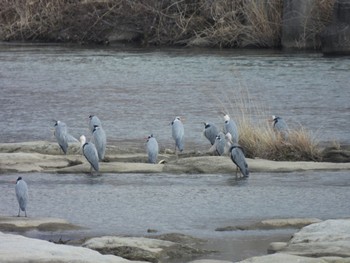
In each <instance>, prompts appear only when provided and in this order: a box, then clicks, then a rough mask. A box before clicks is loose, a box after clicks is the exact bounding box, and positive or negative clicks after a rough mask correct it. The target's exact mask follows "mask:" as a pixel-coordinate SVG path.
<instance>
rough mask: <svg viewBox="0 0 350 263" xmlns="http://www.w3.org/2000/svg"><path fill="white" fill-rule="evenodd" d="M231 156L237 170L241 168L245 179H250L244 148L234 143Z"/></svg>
mask: <svg viewBox="0 0 350 263" xmlns="http://www.w3.org/2000/svg"><path fill="white" fill-rule="evenodd" d="M230 156H231V160H232V162H233V163H234V164H235V165H236V166H237V169H238V168H239V170H240V171H241V173H242V175H243V177H248V176H249V170H248V164H247V162H246V160H245V156H244V153H243V149H242V147H241V146H239V145H238V144H236V143H234V144H233V145H232V146H231V148H230ZM236 175H237V173H236Z"/></svg>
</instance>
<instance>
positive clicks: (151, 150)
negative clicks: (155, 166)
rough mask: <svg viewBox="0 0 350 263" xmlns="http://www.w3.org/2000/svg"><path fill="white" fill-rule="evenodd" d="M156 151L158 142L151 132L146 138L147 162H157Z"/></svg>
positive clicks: (157, 150)
mask: <svg viewBox="0 0 350 263" xmlns="http://www.w3.org/2000/svg"><path fill="white" fill-rule="evenodd" d="M158 152H159V147H158V142H157V140H156V138H154V137H153V134H151V135H150V136H148V138H147V154H148V162H149V163H157V158H158Z"/></svg>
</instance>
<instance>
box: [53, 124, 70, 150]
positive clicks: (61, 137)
mask: <svg viewBox="0 0 350 263" xmlns="http://www.w3.org/2000/svg"><path fill="white" fill-rule="evenodd" d="M54 134H55V137H56V140H57V142H58V145H59V146H60V147H61V149H62V151H63V152H64V154H67V150H68V139H69V136H68V132H67V125H66V124H65V123H64V122H61V121H56V123H55V133H54Z"/></svg>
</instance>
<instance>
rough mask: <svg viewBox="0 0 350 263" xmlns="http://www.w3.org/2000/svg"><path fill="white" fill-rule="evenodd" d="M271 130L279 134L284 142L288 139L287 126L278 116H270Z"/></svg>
mask: <svg viewBox="0 0 350 263" xmlns="http://www.w3.org/2000/svg"><path fill="white" fill-rule="evenodd" d="M272 121H273V129H274V131H275V132H276V133H277V134H279V135H280V136H281V137H282V138H283V139H284V140H287V139H288V125H287V123H286V122H285V121H284V120H283V119H282V118H281V117H278V116H274V115H273V116H272Z"/></svg>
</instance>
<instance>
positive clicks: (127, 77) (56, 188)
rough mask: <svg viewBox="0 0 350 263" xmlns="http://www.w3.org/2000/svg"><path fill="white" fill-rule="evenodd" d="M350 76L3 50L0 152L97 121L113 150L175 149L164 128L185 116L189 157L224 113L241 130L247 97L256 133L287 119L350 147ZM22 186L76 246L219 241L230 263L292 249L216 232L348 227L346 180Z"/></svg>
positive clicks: (209, 54)
mask: <svg viewBox="0 0 350 263" xmlns="http://www.w3.org/2000/svg"><path fill="white" fill-rule="evenodd" d="M349 70H350V60H349V59H348V58H344V57H342V58H325V57H322V56H321V55H320V54H284V53H281V52H277V51H242V50H239V51H223V50H215V51H213V50H210V51H208V50H179V49H176V50H145V49H143V50H138V49H129V50H120V49H116V48H103V49H102V48H82V47H74V46H73V47H72V46H56V45H50V46H45V45H16V44H11V45H8V44H1V45H0V94H1V96H0V110H1V119H0V120H1V121H0V125H1V126H0V127H1V134H0V142H18V141H31V140H52V141H53V136H52V133H51V129H52V125H53V123H52V119H59V120H61V121H64V122H66V123H67V125H68V126H69V129H70V132H71V133H72V134H73V135H74V136H76V137H78V136H79V135H81V134H83V133H85V134H86V133H87V132H88V130H87V120H88V116H89V115H90V114H96V115H98V116H99V117H100V118H101V120H102V122H103V125H104V128H105V130H106V132H107V136H108V141H109V143H113V144H123V143H127V142H131V143H133V145H134V146H135V147H137V148H140V149H143V147H144V139H143V138H144V137H145V136H146V135H148V134H149V133H153V134H154V135H155V136H156V137H157V139H158V141H159V143H160V145H161V147H170V146H172V139H171V133H170V126H169V123H170V121H171V120H172V119H173V118H174V117H175V116H177V115H180V116H184V117H185V118H186V121H185V130H186V144H187V145H189V144H191V146H187V147H188V148H185V151H186V150H187V149H189V148H190V147H192V146H193V147H203V146H204V147H207V142H206V140H204V139H203V137H201V131H202V128H203V126H202V124H201V122H203V121H211V122H214V123H216V124H217V125H219V126H220V125H222V123H223V120H222V118H220V117H219V114H218V112H219V111H220V110H222V109H226V110H228V111H229V112H230V114H231V116H232V117H234V118H238V117H239V116H240V114H241V111H240V108H242V104H241V103H240V101H239V100H237V97H242V98H243V99H244V101H246V102H247V103H244V107H252V108H254V107H260V109H263V112H262V113H261V112H260V113H259V114H257V113H256V112H252V117H253V118H254V119H255V120H256V121H262V122H264V121H266V119H267V118H269V117H270V115H272V114H274V115H280V116H282V117H284V118H285V119H286V120H287V121H288V123H289V126H290V128H299V127H300V124H301V125H303V126H305V127H306V128H307V129H309V130H311V131H312V132H314V133H315V134H316V135H317V137H318V139H319V140H321V141H322V142H329V141H333V140H338V141H341V142H345V143H350V137H349V130H350V128H349V123H350V104H349V98H350V88H349ZM247 98H249V100H246V99H247ZM259 118H260V119H259ZM17 176H18V175H17V174H3V175H1V176H0V196H1V205H0V214H1V215H16V213H17V201H16V199H15V193H14V184H12V183H10V181H14V180H15V179H16V177H17ZM22 177H24V179H25V180H26V181H27V182H28V185H29V189H30V193H29V199H30V201H29V204H28V214H29V216H33V217H59V218H65V219H67V220H68V221H70V222H72V223H74V224H78V225H81V226H84V227H87V229H84V230H82V233H80V234H79V231H78V232H76V233H75V234H74V235H82V236H85V235H103V234H115V235H137V236H139V235H146V234H147V229H156V230H157V231H158V234H160V233H169V232H178V233H184V234H191V235H194V236H197V237H204V238H208V239H209V240H214V241H211V242H212V243H211V245H212V246H211V248H212V247H213V246H214V247H215V246H218V247H219V250H220V249H222V250H224V251H222V252H221V254H220V255H219V256H217V258H220V259H227V260H233V259H234V260H239V259H243V258H246V257H249V256H254V255H261V254H265V253H266V247H267V245H268V243H269V242H270V241H279V239H277V240H275V239H271V237H272V236H273V237H276V235H279V234H281V235H282V236H283V237H284V238H286V235H288V233H289V232H287V234H286V232H283V231H285V230H283V231H282V233H278V231H277V232H276V231H274V232H273V234H271V232H269V231H267V232H269V233H267V232H266V231H238V232H237V231H235V232H225V233H223V232H216V231H215V229H216V228H217V227H223V226H229V225H240V224H246V223H252V222H256V221H257V220H259V219H265V218H287V217H316V218H321V219H327V218H341V217H348V216H349V215H350V208H349V205H348V200H349V199H350V191H349V186H350V183H349V182H350V181H349V172H348V171H342V172H303V173H283V174H278V173H276V174H265V173H252V174H251V176H250V178H249V179H248V180H239V181H237V180H235V179H234V178H233V177H232V175H226V174H219V175H196V174H187V175H171V174H147V175H146V174H103V175H102V176H101V177H90V176H87V175H76V174H67V175H61V174H60V175H57V174H43V173H32V174H22ZM291 232H292V231H291ZM28 235H32V236H41V237H43V238H50V236H51V235H52V236H53V235H59V234H57V233H51V232H49V233H36V232H35V231H34V232H31V233H28ZM62 235H65V233H62ZM68 235H72V234H68ZM56 237H57V236H56ZM217 244H219V245H217ZM214 257H215V256H214Z"/></svg>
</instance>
